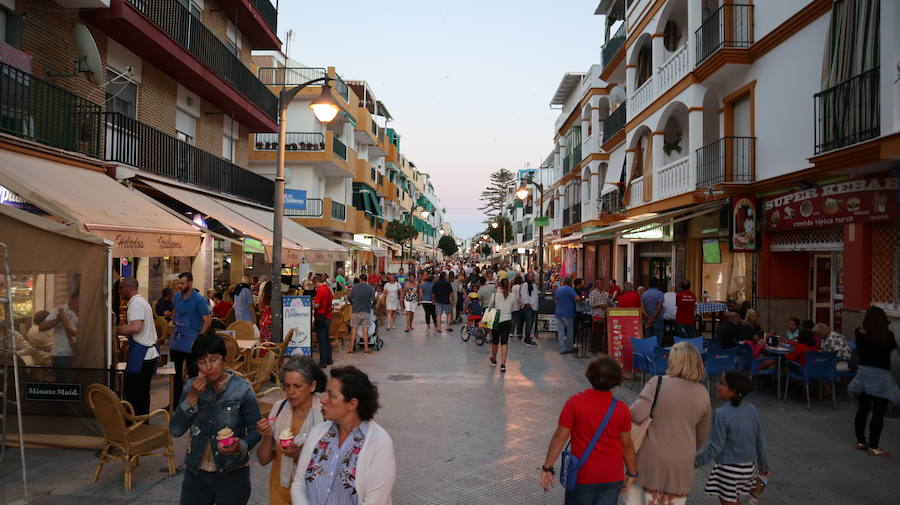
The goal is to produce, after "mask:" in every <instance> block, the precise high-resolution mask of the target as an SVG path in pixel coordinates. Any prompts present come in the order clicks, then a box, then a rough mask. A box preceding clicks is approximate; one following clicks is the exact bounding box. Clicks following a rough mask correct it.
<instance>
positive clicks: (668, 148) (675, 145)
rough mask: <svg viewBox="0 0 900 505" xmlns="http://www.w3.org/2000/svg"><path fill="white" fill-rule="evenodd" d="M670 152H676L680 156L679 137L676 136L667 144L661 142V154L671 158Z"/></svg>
mask: <svg viewBox="0 0 900 505" xmlns="http://www.w3.org/2000/svg"><path fill="white" fill-rule="evenodd" d="M672 151H677V152H678V153H679V154H681V135H678V136H677V137H675V138H673V139H672V140H671V141H669V142H666V141H665V140H664V141H663V152H664V153H666V156H672Z"/></svg>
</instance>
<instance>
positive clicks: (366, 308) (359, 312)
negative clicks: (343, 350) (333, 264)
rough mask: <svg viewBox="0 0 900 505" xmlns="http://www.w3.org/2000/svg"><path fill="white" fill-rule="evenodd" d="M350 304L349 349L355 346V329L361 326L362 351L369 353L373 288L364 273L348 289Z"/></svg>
mask: <svg viewBox="0 0 900 505" xmlns="http://www.w3.org/2000/svg"><path fill="white" fill-rule="evenodd" d="M350 305H351V306H352V307H353V313H352V315H351V316H350V351H349V352H348V353H347V354H353V348H354V347H356V330H357V328H360V327H362V330H361V331H362V339H363V352H364V353H365V354H369V325H370V324H372V307H374V306H375V288H373V287H372V286H370V285H369V283H368V278H367V277H366V274H361V275H360V276H359V282H356V283H354V284H353V288H352V289H350Z"/></svg>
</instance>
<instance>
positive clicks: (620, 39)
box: [603, 23, 626, 70]
mask: <svg viewBox="0 0 900 505" xmlns="http://www.w3.org/2000/svg"><path fill="white" fill-rule="evenodd" d="M625 38H626V37H625V23H622V24H621V25H620V26H619V29H618V30H616V34H615V35H613V36H612V38H610V39H609V40H608V41H607V42H606V45H604V46H603V67H604V70H605V69H606V67H607V66H609V64H610V63H611V62H612V60H613V58H614V57H615V56H616V53H618V52H619V50H620V49H622V46H624V45H625Z"/></svg>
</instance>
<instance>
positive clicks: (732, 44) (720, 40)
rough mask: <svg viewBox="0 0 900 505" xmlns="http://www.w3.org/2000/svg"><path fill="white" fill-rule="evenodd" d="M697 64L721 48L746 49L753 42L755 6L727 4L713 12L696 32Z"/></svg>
mask: <svg viewBox="0 0 900 505" xmlns="http://www.w3.org/2000/svg"><path fill="white" fill-rule="evenodd" d="M694 36H695V38H696V42H697V43H696V44H695V46H696V48H697V65H698V66H699V65H700V64H701V63H703V61H704V60H705V59H707V58H709V57H710V56H712V55H713V53H715V52H716V51H718V50H719V49H721V48H723V47H724V48H737V49H746V48H748V47H750V46H751V45H752V44H753V6H752V5H744V4H725V5H722V6H721V7H719V9H718V10H717V11H716V12H714V13H712V14H711V15H710V16H709V17H708V18H706V21H704V22H703V24H702V25H700V28H698V29H697V31H696V32H695V34H694Z"/></svg>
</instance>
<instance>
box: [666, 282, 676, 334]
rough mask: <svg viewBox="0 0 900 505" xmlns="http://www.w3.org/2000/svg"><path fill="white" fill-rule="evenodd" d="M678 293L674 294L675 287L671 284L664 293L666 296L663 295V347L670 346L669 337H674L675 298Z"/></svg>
mask: <svg viewBox="0 0 900 505" xmlns="http://www.w3.org/2000/svg"><path fill="white" fill-rule="evenodd" d="M677 294H678V293H676V292H675V285H674V284H672V285H670V286H669V290H668V291H666V294H664V295H663V320H664V321H665V331H664V333H665V337H664V339H663V343H664V344H665V345H671V344H672V343H674V342H669V338H672V337H670V335H675V312H676V311H677V310H678V307H677V306H676V304H675V297H676V296H677Z"/></svg>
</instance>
